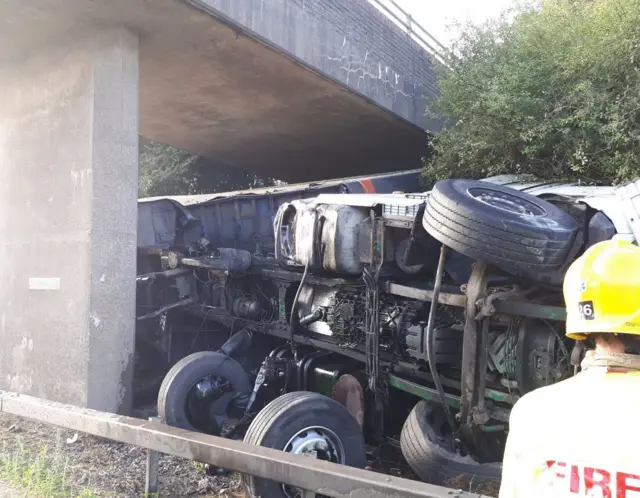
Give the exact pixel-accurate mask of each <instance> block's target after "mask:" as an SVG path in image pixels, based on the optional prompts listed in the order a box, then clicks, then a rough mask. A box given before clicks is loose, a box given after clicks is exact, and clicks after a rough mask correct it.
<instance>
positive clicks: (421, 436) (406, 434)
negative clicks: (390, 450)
mask: <svg viewBox="0 0 640 498" xmlns="http://www.w3.org/2000/svg"><path fill="white" fill-rule="evenodd" d="M400 448H401V450H402V454H403V455H404V458H405V459H406V461H407V463H408V464H409V466H410V467H411V469H412V470H413V471H414V472H415V473H416V474H417V475H418V476H419V477H420V479H422V480H423V481H425V482H428V483H431V484H436V485H444V484H448V485H453V484H454V483H455V484H456V485H460V487H465V488H469V486H470V487H471V489H467V490H469V491H476V492H477V491H482V490H483V489H485V490H486V489H487V488H490V487H492V486H493V485H496V486H497V485H499V482H500V472H501V467H500V465H498V464H480V463H478V462H476V461H475V460H474V459H473V458H471V457H469V456H465V457H463V456H461V455H459V454H457V453H456V452H455V449H454V444H453V436H452V434H451V431H450V430H449V427H448V425H447V421H446V418H445V413H444V411H443V408H442V406H441V405H440V404H437V403H430V402H427V401H420V402H419V403H418V404H417V405H416V406H415V407H414V408H413V410H411V413H410V414H409V417H408V418H407V420H406V422H405V424H404V427H403V428H402V433H401V434H400ZM463 483H464V484H463Z"/></svg>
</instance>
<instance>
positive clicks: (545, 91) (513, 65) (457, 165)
mask: <svg viewBox="0 0 640 498" xmlns="http://www.w3.org/2000/svg"><path fill="white" fill-rule="evenodd" d="M453 53H454V54H455V55H452V56H449V57H448V59H447V65H448V66H449V68H448V69H445V68H440V88H441V95H440V97H439V98H438V99H437V100H436V101H435V102H434V104H433V107H432V108H431V109H430V112H433V113H436V114H438V115H440V116H442V117H444V118H445V119H446V122H447V125H446V126H445V127H444V129H443V130H442V131H441V132H440V133H439V134H437V135H436V137H435V139H434V143H433V147H434V153H433V154H432V155H431V156H430V157H429V158H427V159H426V161H425V177H426V179H427V180H429V181H433V180H435V179H440V178H450V177H468V178H480V177H485V176H490V175H495V174H502V173H531V174H534V175H536V176H538V177H542V178H571V179H574V180H575V179H579V180H581V181H583V182H585V183H589V184H601V183H611V182H613V183H617V182H620V181H622V180H625V179H629V178H632V177H635V176H638V175H639V172H640V166H639V164H640V0H544V1H542V3H541V4H538V5H529V6H526V7H519V10H518V11H517V12H512V13H506V14H505V15H504V16H503V17H501V18H500V19H498V20H494V21H491V22H489V23H487V24H485V25H483V26H466V27H465V29H464V30H463V32H462V35H461V36H460V38H459V39H458V40H457V41H456V42H455V43H454V46H453Z"/></svg>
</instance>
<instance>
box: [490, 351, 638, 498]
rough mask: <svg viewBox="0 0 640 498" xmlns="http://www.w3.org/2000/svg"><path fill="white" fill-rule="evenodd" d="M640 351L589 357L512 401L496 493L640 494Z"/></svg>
mask: <svg viewBox="0 0 640 498" xmlns="http://www.w3.org/2000/svg"><path fill="white" fill-rule="evenodd" d="M639 420H640V356H637V355H626V354H625V355H622V354H620V355H607V356H595V355H593V354H591V356H590V357H589V358H588V359H587V360H585V362H584V363H583V370H582V371H581V372H580V373H579V374H578V375H576V376H574V377H572V378H571V379H568V380H565V381H562V382H559V383H557V384H554V385H551V386H548V387H544V388H541V389H537V390H535V391H533V392H531V393H528V394H527V395H525V396H523V397H522V398H521V399H520V400H519V401H518V402H517V403H516V404H515V406H514V408H513V410H512V412H511V416H510V422H509V435H508V437H507V445H506V448H505V454H504V461H503V467H502V484H501V487H500V494H499V498H533V497H535V498H565V497H566V498H578V497H584V496H589V497H598V498H640V427H639V426H637V425H636V422H638V421H639Z"/></svg>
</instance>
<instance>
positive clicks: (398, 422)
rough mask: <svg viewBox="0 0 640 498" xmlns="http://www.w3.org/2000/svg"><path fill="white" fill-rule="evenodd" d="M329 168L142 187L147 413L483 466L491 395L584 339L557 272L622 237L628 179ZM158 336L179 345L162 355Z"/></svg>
mask: <svg viewBox="0 0 640 498" xmlns="http://www.w3.org/2000/svg"><path fill="white" fill-rule="evenodd" d="M365 184H366V185H368V183H366V182H365ZM341 185H342V186H341V187H340V188H339V189H338V190H337V191H336V190H335V189H334V190H333V192H332V191H331V189H330V190H329V192H324V193H320V194H319V195H315V194H316V193H317V192H313V191H309V190H308V189H303V190H300V188H297V189H296V188H292V189H290V190H289V191H288V194H287V195H286V196H284V197H283V196H280V197H277V196H276V197H277V198H275V199H274V195H273V194H274V193H273V192H261V193H257V194H251V195H252V196H251V197H248V198H247V196H246V193H239V194H233V195H229V196H223V197H222V198H218V199H213V200H211V199H208V200H206V201H205V202H204V203H203V202H199V203H197V204H194V205H193V206H191V207H189V206H186V207H185V206H184V205H181V204H178V203H177V202H176V201H167V200H163V201H158V200H155V201H153V202H152V203H151V204H148V205H147V208H148V209H147V210H148V211H149V210H151V211H153V209H152V208H153V203H154V202H155V203H157V202H169V203H170V204H167V205H165V208H166V209H165V208H163V209H165V210H164V211H163V209H161V210H160V211H162V212H164V213H165V214H166V213H169V212H172V213H173V215H171V216H173V218H171V217H170V218H171V220H172V221H171V223H169V225H171V227H172V229H171V230H168V231H163V230H158V226H164V225H163V223H164V222H160V223H159V224H158V222H157V220H158V219H164V220H165V221H166V219H167V218H166V217H165V218H163V217H162V216H159V217H158V216H155V215H153V216H151V217H150V218H148V219H155V220H156V224H155V225H154V226H155V228H154V229H153V230H152V231H153V232H154V234H155V235H154V237H153V242H154V243H146V244H145V243H142V244H140V247H139V258H140V261H139V268H140V269H141V270H140V271H139V273H140V275H139V276H138V310H139V316H138V323H139V327H138V332H137V335H138V341H139V347H138V349H139V351H140V353H141V354H144V353H143V352H144V351H154V352H155V353H153V354H155V355H156V358H160V357H163V359H161V360H159V361H166V362H167V364H168V365H170V364H173V366H172V367H171V368H170V370H169V372H168V373H167V374H166V376H164V377H163V380H162V383H161V385H160V387H159V393H158V411H159V413H160V415H161V417H162V418H163V420H164V421H165V423H167V424H170V425H175V426H178V427H183V428H188V429H195V430H199V431H203V432H208V433H212V434H217V435H223V436H226V437H234V438H244V440H245V441H248V442H251V443H254V444H258V445H264V446H268V447H271V448H276V449H280V450H283V451H288V452H292V453H297V454H304V455H308V456H312V457H315V458H321V459H326V460H330V461H334V462H337V463H342V464H345V465H352V466H364V465H365V463H366V460H365V443H369V444H372V445H376V444H379V443H380V442H382V441H384V440H387V439H389V438H391V439H396V440H399V443H400V447H401V450H402V453H403V455H404V457H405V459H406V460H407V463H408V464H409V465H410V466H411V468H412V469H413V470H414V472H415V473H416V474H417V475H418V476H419V477H420V478H422V479H423V480H425V481H428V482H431V483H434V484H442V483H444V482H446V481H447V480H448V479H450V478H459V477H460V476H461V475H467V476H473V482H474V483H476V484H478V483H482V482H483V481H486V480H497V479H499V476H500V465H499V463H498V462H499V461H500V460H501V457H502V451H503V448H504V442H505V438H506V434H507V432H508V420H509V412H510V408H511V406H512V405H513V404H514V403H515V402H516V401H517V399H518V398H519V397H520V396H522V395H524V394H526V393H527V392H529V391H532V390H534V389H537V388H539V387H542V386H545V385H548V384H551V383H554V382H558V381H560V380H562V379H564V378H566V377H568V376H571V375H573V374H575V372H576V371H577V370H578V369H579V365H580V361H581V358H582V355H583V354H584V349H583V348H582V347H581V344H578V343H574V342H573V341H570V340H568V339H566V338H565V336H564V331H563V326H564V323H563V321H564V318H565V309H564V306H563V299H562V293H561V282H562V278H563V275H564V272H565V270H566V268H567V267H568V265H569V264H570V263H571V262H572V261H573V260H574V259H575V258H576V257H577V256H578V255H580V254H581V253H582V252H583V251H584V250H585V249H586V248H587V247H588V246H590V245H592V244H594V243H597V242H599V241H601V240H607V239H610V238H613V237H623V238H626V239H628V240H632V241H633V240H635V236H634V228H635V227H634V222H635V221H634V220H635V219H638V218H637V213H636V209H635V207H634V202H633V199H634V196H635V192H636V190H635V189H636V185H635V184H633V183H632V184H630V185H629V186H626V187H624V188H622V189H618V190H617V191H616V190H615V189H613V188H612V187H581V186H579V185H576V184H560V183H546V184H545V183H541V182H537V181H535V180H532V179H527V178H522V177H516V176H500V177H493V178H488V179H486V180H482V181H476V180H444V181H440V182H438V183H436V184H435V185H434V186H433V188H432V190H430V191H429V192H424V193H393V191H396V190H404V191H405V192H406V191H407V190H406V188H407V187H406V186H405V188H395V187H394V186H393V185H386V187H384V188H385V189H386V190H387V191H388V193H349V192H350V191H349V189H348V188H345V187H344V184H341ZM332 188H335V185H334V186H333V187H332ZM409 188H411V187H409ZM358 191H360V192H367V190H364V191H363V190H362V189H359V190H358ZM370 191H371V189H369V191H368V192H370ZM292 192H295V195H293V197H292V196H291V195H290V194H291V193H292ZM212 201H213V202H212ZM265 203H266V204H265ZM269 203H271V204H269ZM264 205H268V206H269V208H268V209H266V210H265V211H264V213H270V214H268V215H264V216H263V215H259V214H258V213H260V209H261V208H260V206H264ZM247 206H252V207H247ZM243 209H247V210H248V212H250V213H251V216H253V218H252V222H251V224H250V225H251V226H250V227H249V228H247V226H246V224H243V223H242V221H241V218H242V210H243ZM225 210H228V212H229V213H233V223H231V222H227V223H226V225H225V223H224V220H225V216H224V213H225ZM156 214H157V213H156ZM256 216H257V217H258V218H260V220H258V223H256ZM262 218H264V219H262ZM141 219H144V217H143V216H142V215H141ZM202 220H205V221H204V222H203V221H202ZM207 220H208V221H207ZM265 221H267V224H266V225H265V223H264V222H265ZM223 225H225V226H224V227H223ZM265 226H268V231H267V230H266V229H265V228H264V227H265ZM212 227H213V230H212ZM141 229H142V227H141ZM212 232H213V233H212ZM163 237H164V239H163ZM184 324H191V325H189V326H186V325H184ZM205 335H206V336H207V338H208V339H207V341H208V342H206V344H204V343H202V342H198V341H199V340H200V339H199V338H202V337H203V336H205ZM175 342H182V343H185V342H186V343H188V344H189V345H190V347H189V348H187V349H186V350H184V349H183V352H182V353H178V356H179V357H180V359H178V358H177V357H175V355H174V358H173V360H172V359H170V356H171V355H172V353H171V350H172V347H171V344H173V343H175ZM167 358H169V359H167ZM246 485H247V488H248V490H249V492H250V494H252V495H255V496H289V497H292V496H295V495H296V494H297V490H292V489H287V488H286V487H284V486H281V485H279V484H277V483H273V482H270V481H266V480H261V479H256V478H249V477H247V481H246Z"/></svg>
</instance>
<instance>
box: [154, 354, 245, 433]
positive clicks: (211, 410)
mask: <svg viewBox="0 0 640 498" xmlns="http://www.w3.org/2000/svg"><path fill="white" fill-rule="evenodd" d="M252 388H253V386H252V385H251V380H250V378H249V374H247V372H245V370H244V368H242V366H240V364H239V363H238V362H236V361H235V360H233V359H232V358H229V357H228V356H225V355H223V354H221V353H215V352H213V351H201V352H199V353H193V354H191V355H189V356H186V357H184V358H182V359H181V360H180V361H179V362H178V363H176V364H175V365H174V366H173V367H172V368H171V370H169V373H167V375H166V376H165V378H164V380H163V381H162V385H161V386H160V392H159V394H158V414H159V416H160V418H161V419H162V421H163V422H164V423H165V424H167V425H171V426H173V427H179V428H181V429H188V430H191V431H198V432H206V433H209V434H214V435H218V434H219V421H220V420H222V419H223V418H225V412H226V409H227V407H228V406H229V404H230V403H231V400H232V398H233V396H235V394H237V393H249V392H251V390H252Z"/></svg>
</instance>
